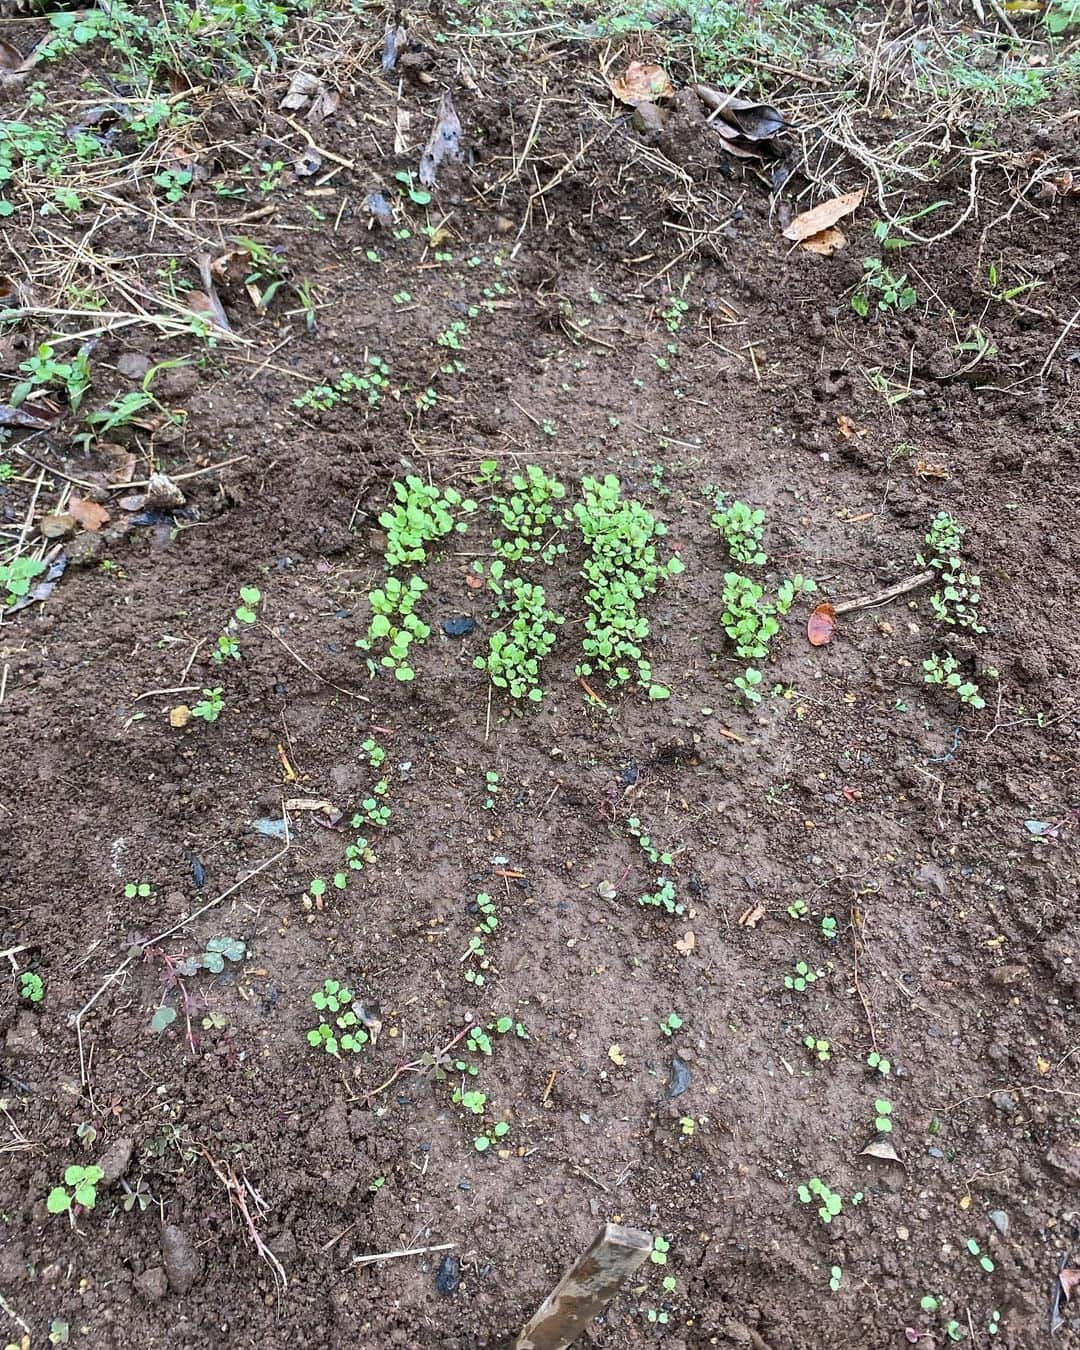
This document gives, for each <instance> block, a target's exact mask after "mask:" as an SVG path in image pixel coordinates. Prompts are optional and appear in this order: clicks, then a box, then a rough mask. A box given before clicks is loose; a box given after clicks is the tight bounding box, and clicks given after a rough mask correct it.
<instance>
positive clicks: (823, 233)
mask: <svg viewBox="0 0 1080 1350" xmlns="http://www.w3.org/2000/svg"><path fill="white" fill-rule="evenodd" d="M799 247H800V248H804V249H806V251H807V253H817V254H819V255H820V256H821V257H822V258H831V257H832V255H833V254H834V253H839V252H840V250H841V249H842V248H846V247H847V236H846V235H845V234H844V232H843V230H838V229H836V227H835V226H832V225H830V226H829V228H828V229H827V230H819V231H818V232H817V234H810V235H807V237H806V238H805V239H800V240H799Z"/></svg>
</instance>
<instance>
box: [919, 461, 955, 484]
mask: <svg viewBox="0 0 1080 1350" xmlns="http://www.w3.org/2000/svg"><path fill="white" fill-rule="evenodd" d="M915 476H916V477H917V478H939V479H941V480H942V481H947V480H948V477H949V471H948V469H947V468H946V467H945V465H944V464H934V463H932V462H931V461H930V460H928V459H918V460H916V461H915Z"/></svg>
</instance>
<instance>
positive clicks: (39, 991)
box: [19, 970, 45, 1003]
mask: <svg viewBox="0 0 1080 1350" xmlns="http://www.w3.org/2000/svg"><path fill="white" fill-rule="evenodd" d="M19 997H20V998H23V999H25V1000H26V1001H27V1003H40V1002H41V1000H42V999H43V998H44V997H45V985H44V984H43V983H42V979H41V976H40V975H36V974H35V973H34V972H33V971H32V970H24V971H23V973H22V974H21V975H20V976H19Z"/></svg>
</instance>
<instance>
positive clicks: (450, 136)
mask: <svg viewBox="0 0 1080 1350" xmlns="http://www.w3.org/2000/svg"><path fill="white" fill-rule="evenodd" d="M461 158H462V151H461V121H460V119H459V118H458V115H457V113H456V112H455V111H454V100H453V99H452V98H451V97H450V95H449V94H448V93H446V94H443V96H442V98H441V99H440V100H439V114H438V116H437V117H436V119H435V125H434V126H433V127H432V128H431V135H430V136H429V137H428V143H427V145H426V146H425V147H424V153H423V154H422V155H421V156H420V169H419V172H418V173H417V177H418V178H419V179H420V182H421V183H422V184H423V185H424V187H434V186H435V178H436V176H437V174H438V172H439V166H440V165H441V164H442V162H443V160H444V159H446V160H450V161H451V162H453V161H455V160H460V159H461Z"/></svg>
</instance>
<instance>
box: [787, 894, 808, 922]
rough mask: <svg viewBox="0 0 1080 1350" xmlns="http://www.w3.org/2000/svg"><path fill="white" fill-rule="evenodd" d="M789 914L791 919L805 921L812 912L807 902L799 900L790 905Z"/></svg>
mask: <svg viewBox="0 0 1080 1350" xmlns="http://www.w3.org/2000/svg"><path fill="white" fill-rule="evenodd" d="M787 912H788V916H789V918H792V919H805V918H806V916H807V915H808V914H809V913H810V910H809V907H808V906H807V903H806V901H805V900H802V899H799V900H792V902H791V904H790V905H788V908H787Z"/></svg>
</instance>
